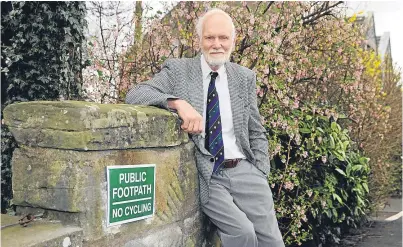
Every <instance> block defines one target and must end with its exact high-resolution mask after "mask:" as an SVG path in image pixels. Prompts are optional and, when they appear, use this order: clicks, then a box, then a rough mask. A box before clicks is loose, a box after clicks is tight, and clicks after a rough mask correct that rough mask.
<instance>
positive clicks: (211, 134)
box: [205, 72, 224, 173]
mask: <svg viewBox="0 0 403 247" xmlns="http://www.w3.org/2000/svg"><path fill="white" fill-rule="evenodd" d="M210 75H211V80H210V84H209V86H208V93H207V95H208V96H207V107H206V108H207V109H206V142H205V147H206V149H207V150H208V151H209V152H210V153H211V155H213V156H214V168H213V173H216V172H217V171H218V168H219V167H220V166H221V165H222V164H223V163H224V142H223V139H222V127H221V116H220V102H219V100H218V94H217V90H216V87H215V80H216V78H217V76H218V73H217V72H211V73H210Z"/></svg>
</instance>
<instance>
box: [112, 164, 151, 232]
mask: <svg viewBox="0 0 403 247" xmlns="http://www.w3.org/2000/svg"><path fill="white" fill-rule="evenodd" d="M140 167H154V191H153V194H154V200H153V201H154V202H153V204H154V205H153V213H152V214H151V215H146V216H142V217H139V218H134V219H128V220H123V221H119V222H114V223H109V217H110V215H109V213H110V208H109V207H110V193H109V192H110V183H109V182H110V181H109V171H110V170H112V169H121V168H140ZM156 173H157V166H156V164H139V165H117V166H107V167H106V183H107V186H108V189H107V194H108V205H107V210H106V227H110V226H116V225H121V224H125V223H129V222H134V221H139V220H143V219H146V218H151V217H154V215H155V201H156V197H155V175H156Z"/></svg>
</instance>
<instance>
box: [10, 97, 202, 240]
mask: <svg viewBox="0 0 403 247" xmlns="http://www.w3.org/2000/svg"><path fill="white" fill-rule="evenodd" d="M4 117H5V121H6V124H7V125H8V126H9V128H10V130H11V132H12V133H13V135H14V137H15V139H16V140H17V142H18V146H19V148H18V149H17V150H16V151H15V153H14V156H13V161H12V169H13V193H14V198H13V203H14V205H17V212H18V213H21V214H24V213H27V212H31V213H43V214H44V217H45V218H46V219H47V220H58V221H60V222H61V223H62V224H65V225H74V226H78V227H80V228H82V230H83V246H97V247H101V246H116V247H117V246H125V247H126V246H202V245H207V243H206V238H205V233H204V227H203V219H202V214H201V212H200V208H199V198H198V181H197V169H196V165H195V160H194V156H193V152H194V145H193V143H192V142H189V139H188V136H187V135H186V134H185V133H183V132H181V131H180V123H179V121H178V119H177V118H176V117H175V116H173V115H172V114H171V113H169V112H168V111H165V110H161V109H158V108H155V107H144V106H134V105H124V104H122V105H105V104H96V103H90V102H78V101H63V102H46V101H37V102H24V103H18V104H13V105H9V106H8V107H6V109H5V110H4ZM136 164H155V165H156V187H155V188H156V189H155V194H156V203H155V207H156V209H155V215H154V217H152V218H148V219H145V220H140V221H136V222H130V223H126V224H121V225H117V226H111V227H107V224H106V221H107V180H106V167H107V166H115V165H136Z"/></svg>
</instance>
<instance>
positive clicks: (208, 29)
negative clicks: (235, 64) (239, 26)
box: [201, 14, 233, 67]
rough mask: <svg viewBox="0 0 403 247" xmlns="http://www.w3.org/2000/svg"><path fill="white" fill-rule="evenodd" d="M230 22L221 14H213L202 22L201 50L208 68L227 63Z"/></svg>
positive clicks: (229, 53) (230, 50)
mask: <svg viewBox="0 0 403 247" xmlns="http://www.w3.org/2000/svg"><path fill="white" fill-rule="evenodd" d="M231 31H232V27H231V23H230V21H229V20H228V19H227V18H225V16H223V15H221V14H214V15H211V16H209V17H207V19H206V20H205V21H204V25H203V30H202V39H201V50H202V53H203V55H204V57H205V58H206V61H207V63H208V64H209V65H210V66H213V67H217V66H221V65H223V64H224V63H225V62H227V61H229V58H230V55H231V52H232V47H233V37H232V34H231Z"/></svg>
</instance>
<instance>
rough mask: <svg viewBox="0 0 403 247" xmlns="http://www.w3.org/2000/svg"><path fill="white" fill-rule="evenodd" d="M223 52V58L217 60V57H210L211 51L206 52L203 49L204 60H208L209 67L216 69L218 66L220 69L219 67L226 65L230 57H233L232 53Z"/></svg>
mask: <svg viewBox="0 0 403 247" xmlns="http://www.w3.org/2000/svg"><path fill="white" fill-rule="evenodd" d="M229 50H231V49H229ZM211 51H216V52H217V51H223V50H214V49H212V50H211ZM223 52H224V56H223V57H221V58H215V57H212V56H210V53H209V51H205V50H203V49H202V53H203V56H204V58H205V59H206V62H207V63H208V65H210V66H213V67H216V66H218V67H219V66H221V65H223V64H224V63H226V62H228V61H229V59H230V56H231V52H227V53H226V52H225V51H223Z"/></svg>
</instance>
